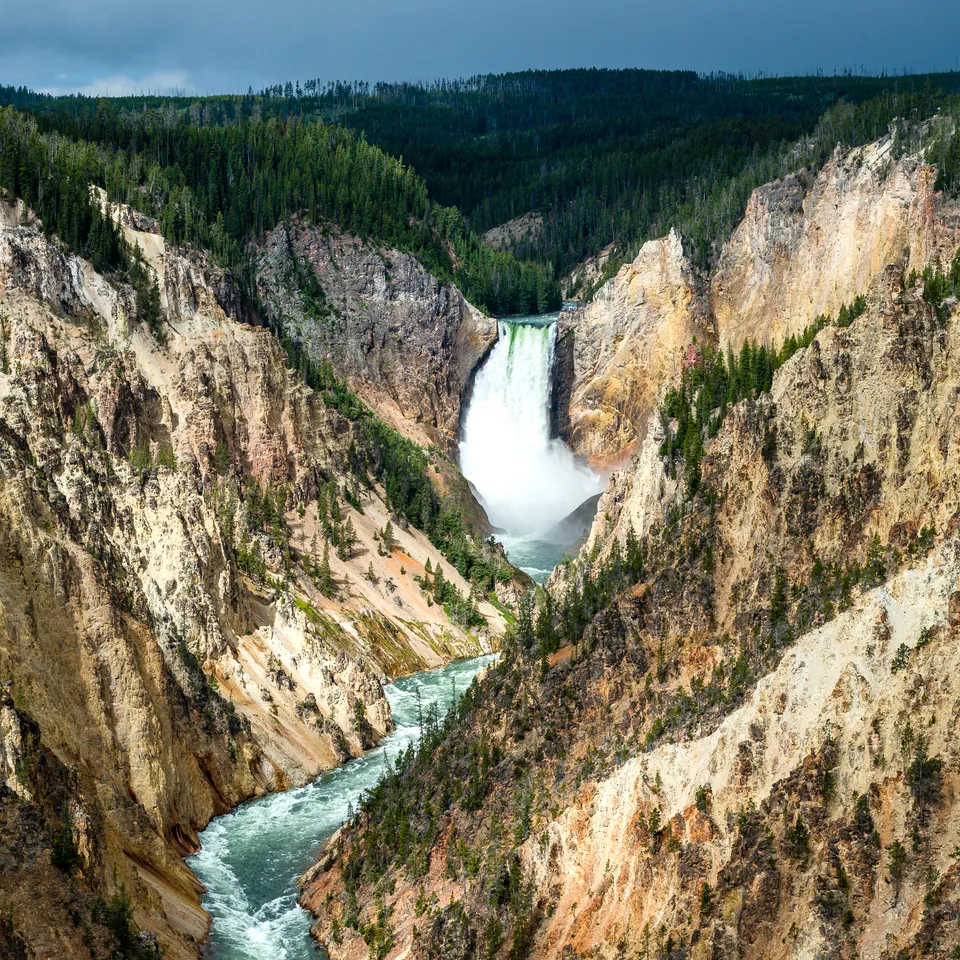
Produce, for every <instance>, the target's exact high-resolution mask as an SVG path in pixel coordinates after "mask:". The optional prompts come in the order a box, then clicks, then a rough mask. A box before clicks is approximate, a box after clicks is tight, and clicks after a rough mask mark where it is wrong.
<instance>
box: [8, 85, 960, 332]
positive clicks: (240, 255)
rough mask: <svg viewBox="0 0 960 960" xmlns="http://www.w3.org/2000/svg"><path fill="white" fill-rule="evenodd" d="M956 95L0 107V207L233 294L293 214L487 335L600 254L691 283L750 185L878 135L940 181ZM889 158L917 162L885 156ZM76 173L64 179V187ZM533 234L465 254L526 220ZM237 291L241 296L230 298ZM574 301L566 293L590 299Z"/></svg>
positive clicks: (722, 92) (667, 92)
mask: <svg viewBox="0 0 960 960" xmlns="http://www.w3.org/2000/svg"><path fill="white" fill-rule="evenodd" d="M958 91H960V74H956V73H947V74H928V75H917V76H899V77H865V76H854V75H843V76H834V77H823V76H810V77H794V78H754V79H750V78H744V77H739V76H729V75H712V76H701V75H698V74H695V73H693V72H690V71H648V70H623V71H609V70H569V71H553V72H542V71H529V72H525V73H517V74H505V75H498V76H483V77H474V78H472V79H469V80H457V81H438V82H436V83H432V84H410V83H403V84H377V85H375V86H372V87H371V86H370V85H368V84H364V83H357V84H350V83H327V84H324V83H321V82H320V81H316V80H311V81H307V82H306V83H304V84H302V85H301V84H300V83H293V82H292V81H291V82H287V83H285V84H278V85H276V86H273V87H270V88H267V89H264V90H261V91H260V92H258V93H255V92H254V91H253V90H250V91H249V92H248V93H247V94H245V95H229V96H228V95H224V96H214V97H205V98H189V97H157V96H140V97H125V98H115V99H110V100H106V99H96V98H89V97H82V96H71V97H52V96H46V95H43V94H37V93H34V92H32V91H29V90H26V89H24V88H14V87H0V105H3V104H5V105H7V106H8V108H9V109H7V110H6V111H5V113H4V115H3V119H2V121H0V128H2V129H0V137H2V141H0V186H2V187H4V188H5V189H7V190H8V191H11V192H12V193H14V194H18V195H21V196H23V197H24V198H25V199H26V200H27V201H28V202H29V203H31V204H32V205H35V206H37V208H38V210H40V211H41V216H42V217H43V219H44V222H45V224H46V225H47V227H48V229H50V230H51V231H54V232H57V233H58V234H60V235H61V237H62V239H64V240H65V242H67V243H69V244H70V245H72V246H75V247H78V248H80V249H86V250H87V251H88V252H90V253H91V255H93V256H94V257H95V258H96V259H97V260H98V263H100V264H101V265H104V264H107V263H112V262H115V261H117V260H118V258H119V257H120V256H121V254H120V253H119V252H118V251H116V250H115V249H113V247H112V241H111V240H110V238H109V237H108V236H106V235H104V233H103V229H104V228H103V227H102V226H101V225H100V224H99V222H98V219H97V213H96V211H95V210H94V211H91V210H88V209H87V208H86V201H85V199H84V191H83V190H82V189H80V187H79V179H80V178H83V179H86V180H87V181H88V182H92V183H96V184H98V185H100V186H103V187H105V188H106V190H107V192H108V193H109V195H110V196H111V197H113V198H114V199H118V200H124V201H128V202H131V203H133V204H134V205H136V206H137V207H138V208H140V209H145V210H146V212H149V213H152V214H153V215H155V216H156V217H157V218H158V219H159V220H160V223H161V226H162V229H163V232H164V234H165V235H166V236H167V237H168V239H170V240H171V241H173V242H175V243H190V244H197V245H200V246H203V247H206V248H208V249H209V250H211V251H212V252H213V254H214V255H215V256H216V257H217V258H218V259H219V260H220V262H221V263H223V264H224V265H226V266H228V267H230V268H231V269H232V270H234V271H235V272H236V273H237V274H238V275H239V276H241V277H247V280H248V281H249V277H248V276H247V274H248V270H249V267H248V261H247V258H246V256H245V252H244V251H245V247H246V244H247V243H248V241H249V239H250V238H251V237H255V236H257V235H260V234H262V233H263V231H265V230H268V229H270V228H271V227H272V226H274V225H275V224H276V223H277V222H279V221H280V220H282V219H283V218H284V217H286V216H289V215H291V214H294V213H299V214H305V215H307V216H309V217H311V218H315V219H318V220H328V221H332V222H334V223H336V224H337V225H338V226H339V227H340V228H341V229H344V230H349V231H352V232H354V233H356V234H357V235H359V236H361V237H363V238H367V239H370V240H373V241H375V242H377V243H383V244H387V245H392V246H396V247H398V248H400V249H402V250H405V251H408V252H410V253H413V254H415V255H416V256H417V257H418V258H419V259H420V260H421V261H422V262H423V263H424V265H425V266H426V267H427V269H428V270H430V271H431V272H433V273H434V274H435V275H436V276H437V277H438V278H440V279H441V280H451V279H455V280H456V281H457V283H458V284H459V285H460V287H461V289H462V290H463V291H464V293H465V294H466V296H467V297H468V298H469V299H470V300H472V301H473V302H474V303H476V304H477V305H478V306H480V307H482V308H484V309H486V310H488V311H490V312H492V313H496V314H500V315H505V314H524V313H531V312H537V311H544V310H546V309H548V308H549V309H552V308H555V307H557V306H558V305H559V299H560V294H561V290H560V286H559V280H560V278H562V277H563V276H564V275H565V274H567V273H569V272H570V271H571V270H572V269H573V268H574V267H575V266H576V265H577V264H578V263H580V262H581V261H583V260H584V259H585V258H587V257H590V256H592V255H595V254H597V253H598V252H599V251H601V250H603V249H605V248H607V247H609V246H610V245H613V247H614V249H613V254H612V256H611V257H610V259H609V261H608V263H607V266H606V269H605V271H604V274H603V275H602V276H601V278H600V281H598V282H602V280H603V279H604V278H605V277H607V276H610V275H611V274H612V273H613V272H614V271H615V270H616V268H617V267H618V266H619V265H620V264H621V263H622V262H624V261H625V260H627V259H629V258H632V256H633V255H634V254H635V252H636V250H637V249H638V248H639V246H640V245H641V244H642V243H643V242H644V241H645V240H647V239H649V238H651V237H654V236H659V235H662V234H664V233H665V232H667V231H668V230H669V229H670V227H672V226H673V227H677V228H678V229H679V230H680V231H681V232H682V233H683V234H684V235H685V236H686V237H687V238H688V240H689V241H690V242H691V245H692V249H693V251H694V257H695V260H696V262H697V263H698V265H699V266H700V267H701V268H703V269H708V268H709V267H710V266H711V264H712V263H713V262H714V259H715V257H716V256H717V254H718V251H719V248H720V245H721V244H722V242H723V240H724V239H725V238H726V236H727V235H729V232H730V231H731V230H732V229H733V227H734V225H735V224H736V223H737V221H738V220H739V218H740V217H741V216H742V213H743V209H744V206H745V204H746V201H747V199H748V197H749V195H750V192H751V191H752V190H753V189H754V188H755V187H756V186H758V185H759V184H761V183H764V182H767V181H769V180H771V179H774V178H776V177H778V176H781V175H783V174H784V173H787V172H789V171H792V170H796V169H799V168H800V167H803V166H809V167H813V168H816V167H817V166H818V165H819V164H821V163H822V162H823V161H824V160H825V159H826V158H827V157H828V156H829V155H830V154H831V152H832V151H833V149H834V148H835V147H836V145H837V144H838V143H842V144H844V145H845V146H853V145H857V144H860V143H865V142H868V141H870V140H872V139H875V138H876V137H878V136H881V135H882V134H883V133H884V132H886V130H887V129H888V128H889V126H890V124H891V123H893V122H894V121H895V120H898V121H900V122H901V123H904V124H906V125H907V126H908V127H909V129H910V130H912V131H913V135H914V137H913V139H914V141H915V140H916V137H918V136H925V137H926V138H927V142H926V146H927V147H928V149H930V150H932V153H933V159H934V160H935V161H936V162H937V163H938V166H939V168H940V172H941V180H942V181H943V182H942V183H941V184H940V186H941V187H944V186H946V187H949V188H953V187H955V185H956V182H957V181H958V178H960V152H958V148H957V144H956V140H955V137H954V136H953V133H954V129H955V126H956V124H951V123H945V124H940V125H939V126H938V127H937V129H936V130H935V131H934V132H933V135H931V133H930V131H929V130H927V129H926V128H925V127H924V124H923V122H924V121H925V120H927V119H928V118H930V117H931V116H933V115H934V114H936V113H938V112H940V113H949V114H951V115H953V116H960V106H958V103H960V100H958V99H957V96H956V95H957V93H958ZM901 140H902V145H903V146H902V148H903V149H906V148H907V147H908V146H911V145H912V146H914V147H915V146H916V142H912V143H911V140H910V138H909V137H902V138H901ZM74 170H76V171H77V172H79V173H80V178H78V177H74V176H73V175H72V173H73V171H74ZM531 211H534V212H538V213H540V214H541V215H542V216H543V218H544V223H543V227H542V229H539V230H533V231H531V232H529V233H528V234H527V235H526V236H524V237H522V238H521V239H519V240H518V241H517V242H516V243H515V245H514V247H513V248H512V249H511V250H497V249H494V248H493V247H491V246H490V245H488V244H486V243H484V242H483V241H482V240H481V239H480V235H481V234H482V233H483V232H484V231H486V230H488V229H490V228H491V227H494V226H497V225H499V224H502V223H504V222H506V221H508V220H510V219H511V218H514V217H518V216H521V215H523V214H526V213H528V212H531ZM247 285H248V287H249V283H248V284H247ZM595 288H596V283H595V284H594V286H593V288H590V289H588V290H587V291H586V294H587V295H589V294H590V293H591V292H592V289H595Z"/></svg>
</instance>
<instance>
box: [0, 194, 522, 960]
mask: <svg viewBox="0 0 960 960" xmlns="http://www.w3.org/2000/svg"><path fill="white" fill-rule="evenodd" d="M113 212H114V214H115V215H116V216H117V218H118V219H119V221H120V223H121V224H122V226H123V229H124V233H125V235H126V237H127V239H128V241H129V242H130V243H131V244H133V243H135V244H137V245H138V246H139V247H140V249H141V251H142V252H143V254H144V257H145V260H146V262H147V263H148V264H149V265H150V268H151V269H152V270H155V271H156V273H157V276H158V279H159V284H160V289H161V291H162V302H163V314H162V317H161V321H160V323H159V325H158V328H157V331H156V333H154V332H152V331H151V330H149V329H147V328H146V327H145V326H144V325H143V324H141V323H138V322H137V321H136V318H135V307H134V298H133V294H132V292H131V291H130V289H129V288H124V287H118V286H117V284H116V282H115V281H113V280H111V279H109V278H106V277H103V276H100V275H98V274H97V273H96V272H95V271H94V270H93V269H92V267H91V265H90V264H89V263H87V262H85V261H83V260H82V259H79V258H76V257H72V256H67V255H65V254H64V253H63V252H62V251H61V250H60V248H59V247H58V246H57V245H56V243H54V242H52V241H51V240H49V239H47V238H45V237H44V236H43V235H42V233H41V232H40V231H39V230H38V229H37V227H36V226H35V225H34V226H21V225H19V224H20V223H21V222H22V221H23V220H24V218H23V216H22V215H21V214H18V215H16V216H13V215H11V216H10V217H5V218H4V225H3V226H0V346H2V349H0V358H2V370H0V683H7V684H9V685H10V686H9V693H5V694H4V698H5V699H4V701H3V703H2V704H0V816H2V817H3V818H4V820H3V822H4V830H5V831H6V835H7V836H9V837H11V838H15V839H11V843H15V844H19V845H20V848H19V849H21V850H27V849H29V851H30V854H29V856H22V855H21V856H17V855H16V854H15V853H13V852H11V851H12V850H13V848H10V849H8V848H5V847H4V848H2V849H0V860H2V862H3V863H4V869H3V870H0V901H2V902H3V904H4V912H5V916H7V915H8V914H10V913H12V916H13V919H14V922H15V927H16V929H17V930H18V931H21V932H25V933H27V934H29V937H30V941H29V942H30V943H31V945H33V947H34V949H38V945H39V949H40V950H41V952H40V953H38V954H37V955H38V956H39V955H43V956H59V955H66V954H67V953H69V952H70V950H71V949H74V947H75V946H76V944H79V943H80V942H81V939H82V936H83V930H82V929H81V928H78V927H77V925H76V923H72V922H71V921H70V919H69V916H70V912H71V910H72V911H74V913H77V912H78V911H79V913H80V914H82V915H83V916H89V915H90V909H91V903H92V896H93V893H92V892H91V891H97V890H99V891H102V892H103V894H104V895H105V896H107V897H109V895H110V893H111V891H113V889H114V882H115V881H114V877H115V878H116V883H122V884H123V885H124V887H125V889H126V891H127V894H128V895H129V896H130V898H131V901H132V903H133V905H134V908H135V913H134V918H135V921H136V923H137V925H138V926H140V927H143V928H146V929H149V930H151V931H154V932H155V933H156V935H157V937H158V942H159V944H160V946H161V948H162V949H163V950H164V952H165V955H166V956H167V957H170V958H171V960H178V958H187V957H195V956H196V955H197V949H198V946H197V944H198V942H199V941H200V940H201V939H202V937H203V936H204V935H205V933H206V930H207V926H208V922H209V918H208V917H207V916H206V914H205V912H204V911H203V910H202V908H201V906H200V900H199V885H198V883H197V881H196V879H195V878H194V877H193V875H192V874H191V873H190V871H189V870H188V869H187V867H186V866H185V865H184V863H183V861H182V860H181V859H180V857H181V856H182V855H183V854H184V853H187V852H190V851H192V850H195V849H196V844H197V839H196V835H197V831H198V830H199V829H200V828H202V827H203V826H204V825H205V824H206V823H207V822H208V821H209V819H210V818H211V817H212V816H214V815H215V814H218V813H223V812H225V811H226V810H227V809H229V807H230V806H232V805H234V804H236V803H238V802H239V801H241V800H243V799H245V798H247V797H250V796H253V795H256V794H259V793H263V792H265V791H267V790H272V789H277V788H282V787H285V786H289V785H292V784H299V783H303V782H305V780H306V779H307V778H309V777H310V776H312V775H314V774H316V773H317V772H318V771H320V770H323V769H329V768H330V767H332V766H335V765H336V764H338V763H340V762H342V761H343V760H344V759H345V758H347V757H349V756H351V755H356V754H357V753H359V752H360V751H361V750H362V749H364V748H366V747H368V746H371V745H372V744H373V743H374V742H376V740H377V739H379V737H380V736H382V735H383V733H384V732H385V731H386V730H387V729H389V727H390V726H391V723H392V721H391V718H390V712H389V706H388V704H387V701H386V699H385V698H384V695H383V689H382V682H383V681H384V679H385V678H386V677H387V676H396V675H398V674H401V673H406V672H409V671H411V670H414V669H418V668H421V667H426V666H431V665H439V664H440V663H443V662H446V661H447V660H449V659H450V658H452V657H455V656H462V655H467V654H470V653H479V652H480V651H481V650H489V649H490V646H491V644H493V643H495V642H496V634H497V633H498V632H499V631H500V630H501V629H502V627H503V621H502V618H501V617H500V614H499V613H498V612H497V611H496V610H495V609H494V608H493V607H491V606H489V605H487V604H484V606H483V610H484V612H485V613H486V614H488V616H489V622H490V630H489V631H487V632H486V633H485V634H484V635H483V636H478V635H475V634H472V635H468V634H467V633H465V632H464V631H463V630H461V629H460V628H458V627H457V626H456V625H455V624H453V623H451V622H450V621H449V620H448V619H447V617H446V615H445V614H444V612H443V610H442V608H441V607H439V606H437V605H435V604H428V603H427V602H426V598H425V597H424V596H423V594H422V592H421V591H420V588H419V585H418V584H417V583H416V582H415V581H414V580H413V576H414V574H415V573H416V572H417V571H418V570H421V571H422V568H423V565H424V564H425V563H426V562H427V561H428V560H429V561H430V562H431V564H432V565H433V566H434V567H436V566H439V565H440V564H443V565H444V568H445V574H446V575H447V578H448V579H449V580H451V581H452V582H454V583H456V584H457V586H458V587H459V588H460V589H461V590H462V591H463V592H464V593H467V592H469V589H470V587H469V585H468V584H466V583H465V582H464V581H463V579H462V578H460V577H459V575H458V574H457V573H456V571H455V570H454V569H453V568H452V567H450V565H449V564H447V563H446V561H445V560H444V559H443V558H442V556H441V555H440V554H439V552H438V551H437V550H436V548H434V547H433V546H432V544H430V543H429V541H428V540H427V539H426V538H425V537H424V536H422V535H421V534H420V533H419V532H418V531H416V530H413V529H412V528H411V529H410V530H398V532H397V535H396V540H397V547H396V549H395V550H394V551H393V553H392V554H390V555H389V556H380V555H378V544H377V542H376V541H375V536H374V535H375V533H376V531H377V530H378V529H379V528H380V527H382V526H383V525H384V524H385V523H386V521H387V519H388V518H389V513H388V511H387V509H386V507H385V506H384V503H383V500H382V492H379V491H377V490H373V491H371V492H370V493H369V494H364V495H363V498H364V501H365V503H364V513H363V514H361V513H359V512H358V511H355V510H354V509H353V508H351V507H349V505H348V504H347V503H346V502H343V504H342V509H343V511H344V515H345V516H347V515H349V516H350V517H351V519H352V522H353V523H354V526H355V529H356V533H357V543H356V545H355V547H354V550H353V553H352V556H350V557H348V558H347V559H345V560H341V559H339V558H337V557H333V558H332V559H331V562H330V566H331V573H332V576H333V578H334V582H335V584H336V590H337V596H336V597H334V598H333V599H330V598H327V597H324V596H323V595H321V593H320V591H319V590H318V589H317V588H316V587H315V586H314V584H313V583H312V582H311V579H310V577H309V576H307V575H306V573H305V567H306V562H305V561H304V563H302V564H301V563H300V562H298V561H299V557H300V556H301V555H303V554H306V555H309V554H311V553H312V552H313V546H312V544H313V543H314V542H315V540H314V534H315V531H316V527H317V523H316V511H317V506H316V504H317V496H318V490H319V488H320V485H321V484H326V485H327V486H328V487H329V486H330V485H336V486H338V487H339V485H341V484H342V483H344V482H345V481H346V473H345V465H346V463H347V462H348V458H347V451H348V448H349V445H350V442H351V439H352V436H353V434H352V427H351V424H350V422H349V421H348V420H346V419H345V418H343V417H342V416H340V415H339V414H338V413H337V412H336V411H335V410H333V409H332V408H330V407H328V406H327V405H326V404H325V403H324V402H323V400H322V399H321V398H320V397H318V396H316V395H315V394H313V393H312V392H311V391H309V390H308V389H306V388H305V387H304V385H303V384H302V382H301V381H300V380H299V379H298V378H297V377H296V376H295V374H293V373H292V372H291V371H290V370H289V368H288V367H287V365H286V358H285V355H284V353H283V351H282V349H281V348H280V346H279V345H278V344H277V342H276V340H275V338H274V336H273V335H272V334H271V333H270V332H269V331H268V330H267V329H266V328H265V327H264V326H255V325H250V324H247V323H244V322H242V316H243V315H242V312H241V311H242V308H241V304H240V298H239V296H238V295H237V293H236V290H235V289H234V288H233V287H232V285H231V284H230V282H229V279H228V278H227V277H225V276H224V275H223V274H222V272H221V271H219V270H217V269H216V268H214V267H212V266H211V265H210V264H209V263H207V262H206V261H205V260H204V259H203V258H201V257H199V256H195V255H187V254H185V253H183V252H180V251H175V250H169V249H167V248H166V246H165V244H164V242H163V238H162V237H161V236H160V235H159V234H158V233H157V232H155V227H154V226H153V224H152V222H151V221H149V219H148V218H143V217H139V216H138V215H136V214H135V213H133V212H132V211H129V210H118V209H114V211H113ZM412 298H413V295H412V294H411V299H412ZM254 486H255V487H256V489H257V490H259V491H261V493H262V495H264V496H266V495H267V493H268V494H269V496H271V497H273V502H274V503H280V504H281V505H282V513H284V514H285V517H284V520H285V525H286V531H287V532H286V533H285V534H282V536H281V538H280V541H278V539H277V537H276V536H275V535H273V534H270V533H268V532H267V531H266V530H265V529H264V526H263V523H262V521H255V520H254V519H253V518H252V516H251V513H250V510H251V508H250V502H251V501H250V496H249V494H250V490H251V489H252V488H253V487H254ZM241 487H242V488H243V491H244V493H245V495H244V496H243V497H241V496H240V495H239V494H240V491H241ZM263 491H266V493H263ZM251 551H254V552H255V553H256V554H257V555H258V556H260V557H262V558H263V560H264V565H265V571H266V572H265V574H264V575H260V574H256V573H255V572H254V573H249V574H248V573H244V572H243V569H242V564H241V563H240V559H239V558H240V557H241V555H242V554H244V553H246V554H247V555H250V553H251ZM285 553H286V554H288V555H289V556H290V558H291V559H290V561H289V562H287V561H286V560H285V559H284V555H285ZM312 559H313V560H315V561H316V560H319V558H318V557H313V558H312ZM368 568H373V569H375V570H376V571H377V576H376V582H375V583H374V582H372V581H367V580H365V579H364V576H363V574H364V572H365V571H367V570H368ZM361 708H362V709H361ZM361 718H362V719H361ZM25 729H29V730H30V731H33V732H32V733H30V735H29V736H27V735H25V734H24V733H23V731H24V730H25ZM25 745H26V746H25ZM37 758H42V762H41V760H38V759H37ZM24 771H28V772H29V775H27V773H25V772H24ZM44 771H46V773H44ZM10 798H13V799H12V800H11V799H10ZM17 798H19V799H17ZM68 810H70V811H73V812H72V814H71V819H70V821H69V822H71V823H72V824H73V829H74V833H75V835H76V842H77V844H78V847H79V849H80V850H81V852H82V861H83V870H84V878H85V879H84V880H83V882H80V883H76V882H74V881H71V880H70V879H69V877H68V876H67V873H66V872H64V871H63V870H58V869H56V868H54V867H53V866H51V864H50V855H49V837H50V830H51V829H53V827H52V826H51V824H53V825H55V824H57V823H60V822H67V821H66V820H64V817H65V816H66V813H65V811H68ZM0 847H2V844H0ZM38 896H39V897H40V898H41V899H42V901H43V902H44V903H49V904H56V906H55V907H54V906H51V912H50V913H49V914H47V915H46V916H43V915H40V914H38V913H37V911H36V899H35V898H36V897H38ZM91 935H92V936H94V937H95V938H96V937H99V936H100V933H98V932H97V929H94V931H93V933H92V934H91ZM71 944H73V946H71Z"/></svg>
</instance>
